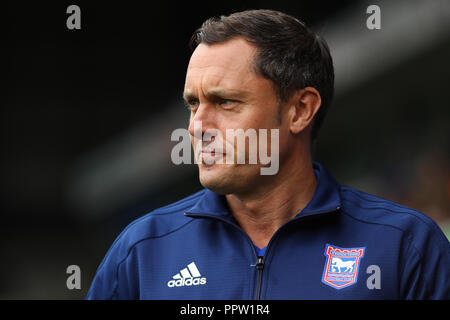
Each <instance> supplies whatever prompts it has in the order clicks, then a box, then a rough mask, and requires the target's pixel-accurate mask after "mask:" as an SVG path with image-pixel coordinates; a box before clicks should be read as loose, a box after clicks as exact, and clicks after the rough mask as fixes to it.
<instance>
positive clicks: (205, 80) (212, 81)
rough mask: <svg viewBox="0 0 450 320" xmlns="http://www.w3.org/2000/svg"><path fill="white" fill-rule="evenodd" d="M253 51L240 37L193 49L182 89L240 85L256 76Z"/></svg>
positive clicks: (254, 49) (252, 47)
mask: <svg viewBox="0 0 450 320" xmlns="http://www.w3.org/2000/svg"><path fill="white" fill-rule="evenodd" d="M255 53H256V48H255V47H254V46H252V45H251V44H249V43H248V42H247V41H246V40H244V39H242V38H235V39H231V40H228V41H226V42H223V43H218V44H213V45H207V44H204V43H201V44H200V45H198V46H197V48H196V49H195V51H194V53H193V54H192V56H191V59H190V61H189V66H188V69H187V74H186V87H187V88H190V87H192V86H197V85H199V84H200V83H199V82H201V85H213V86H214V85H225V86H226V85H230V86H232V85H233V82H236V81H239V82H240V84H241V85H242V84H244V83H245V82H248V81H250V80H251V79H252V78H255V77H257V75H256V74H255V72H254V71H253V67H252V66H253V57H254V55H255Z"/></svg>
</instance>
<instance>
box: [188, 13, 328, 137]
mask: <svg viewBox="0 0 450 320" xmlns="http://www.w3.org/2000/svg"><path fill="white" fill-rule="evenodd" d="M238 36H241V37H243V38H244V39H246V40H247V41H248V42H250V43H251V44H253V45H254V46H255V47H256V48H257V49H258V53H257V54H256V57H255V61H254V64H255V71H256V72H257V73H258V74H260V75H262V76H263V77H265V78H266V79H269V80H271V81H272V83H273V84H274V87H275V90H276V92H277V95H278V98H279V100H280V101H281V102H286V101H287V100H288V99H289V98H290V97H291V96H292V94H293V93H294V92H295V91H297V90H299V89H302V88H304V87H307V86H311V87H314V88H316V89H317V90H318V91H319V93H320V96H321V99H322V105H321V107H320V109H319V111H318V112H317V114H316V116H315V119H314V123H313V127H312V133H311V139H312V140H313V141H314V140H315V139H316V137H317V133H318V131H319V128H320V126H321V124H322V122H323V120H324V117H325V114H326V112H327V110H328V108H329V106H330V104H331V101H332V98H333V92H334V70H333V61H332V58H331V55H330V50H329V48H328V45H327V44H326V42H325V40H323V39H322V38H321V37H320V36H319V35H318V34H316V33H314V32H313V31H312V30H310V29H309V28H307V27H306V25H305V23H304V22H302V21H300V20H298V19H296V18H294V17H292V16H290V15H287V14H285V13H282V12H279V11H274V10H247V11H242V12H236V13H233V14H231V15H229V16H220V17H213V18H210V19H208V20H206V21H205V22H204V23H203V24H202V26H201V27H200V28H198V29H197V30H196V31H195V32H194V34H193V35H192V37H191V40H190V42H189V45H190V47H191V49H192V50H194V49H195V48H196V47H197V46H198V45H199V44H200V43H205V44H208V45H212V44H216V43H221V42H225V41H227V40H230V39H231V38H234V37H238Z"/></svg>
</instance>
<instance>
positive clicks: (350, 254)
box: [322, 244, 366, 289]
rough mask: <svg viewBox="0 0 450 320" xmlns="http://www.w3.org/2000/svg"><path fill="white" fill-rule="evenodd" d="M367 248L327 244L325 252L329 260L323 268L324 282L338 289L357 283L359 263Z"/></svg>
mask: <svg viewBox="0 0 450 320" xmlns="http://www.w3.org/2000/svg"><path fill="white" fill-rule="evenodd" d="M365 249H366V248H365V247H361V248H340V247H336V246H333V245H329V244H327V245H326V246H325V252H324V255H325V256H326V257H327V260H326V262H325V268H324V269H323V275H322V282H323V283H325V284H326V285H329V286H331V287H333V288H336V289H342V288H345V287H348V286H351V285H352V284H355V283H356V282H357V280H358V270H359V263H360V260H361V259H362V257H363V256H364V250H365Z"/></svg>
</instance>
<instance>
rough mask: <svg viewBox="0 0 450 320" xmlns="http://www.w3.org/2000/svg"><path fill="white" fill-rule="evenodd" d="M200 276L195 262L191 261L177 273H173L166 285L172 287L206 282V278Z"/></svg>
mask: <svg viewBox="0 0 450 320" xmlns="http://www.w3.org/2000/svg"><path fill="white" fill-rule="evenodd" d="M201 276H202V275H201V274H200V271H198V269H197V266H196V265H195V263H194V262H191V263H189V264H188V265H187V268H184V269H182V270H180V272H179V273H177V274H176V275H174V276H173V277H172V278H173V280H170V281H169V282H167V286H168V287H170V288H173V287H184V286H198V285H202V284H206V278H204V277H203V278H201Z"/></svg>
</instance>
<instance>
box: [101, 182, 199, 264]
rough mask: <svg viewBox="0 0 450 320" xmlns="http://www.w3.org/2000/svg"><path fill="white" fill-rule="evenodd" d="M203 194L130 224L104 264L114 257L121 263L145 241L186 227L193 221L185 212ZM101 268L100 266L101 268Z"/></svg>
mask: <svg viewBox="0 0 450 320" xmlns="http://www.w3.org/2000/svg"><path fill="white" fill-rule="evenodd" d="M203 193H204V190H201V191H199V192H197V193H195V194H192V195H190V196H188V197H186V198H183V199H181V200H179V201H177V202H174V203H171V204H169V205H166V206H164V207H160V208H158V209H155V210H153V211H151V212H149V213H147V214H145V215H144V216H142V217H140V218H138V219H136V220H134V221H133V222H131V223H130V224H128V225H127V226H126V227H125V228H124V229H123V231H122V232H121V233H120V234H119V236H117V238H116V240H115V241H114V242H113V244H112V245H111V247H110V249H109V250H108V253H107V254H106V258H105V260H104V261H103V263H104V262H105V261H107V260H109V259H108V258H110V259H111V258H113V257H114V260H115V261H121V260H123V259H125V258H126V257H127V256H128V254H129V252H130V250H131V249H132V248H133V247H134V246H135V245H136V244H138V243H140V242H142V241H144V240H148V239H152V238H161V237H164V236H166V235H169V234H171V233H172V232H175V231H177V230H179V229H180V228H182V227H184V226H185V225H186V224H188V223H189V222H191V221H192V220H193V219H192V218H189V217H186V216H185V215H184V212H185V211H186V210H188V209H189V208H191V207H192V206H194V205H195V203H196V202H197V201H198V199H199V198H200V197H201V196H202V195H203ZM112 256H113V257H112ZM103 263H102V264H103ZM101 267H102V266H101V265H100V267H99V268H101Z"/></svg>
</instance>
